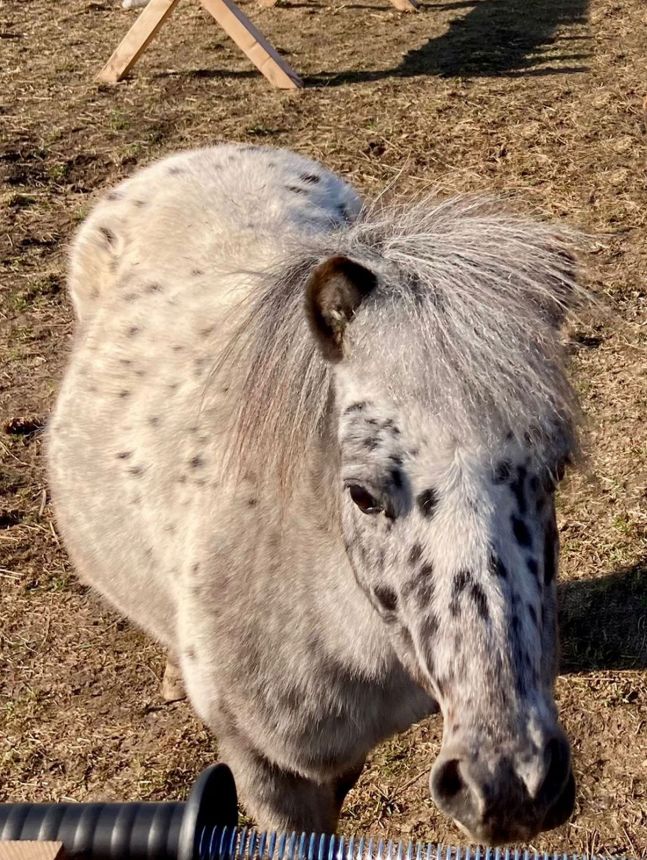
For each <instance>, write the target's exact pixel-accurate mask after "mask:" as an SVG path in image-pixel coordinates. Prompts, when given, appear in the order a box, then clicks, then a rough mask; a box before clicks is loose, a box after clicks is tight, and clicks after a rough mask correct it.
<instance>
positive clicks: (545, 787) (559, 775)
mask: <svg viewBox="0 0 647 860" xmlns="http://www.w3.org/2000/svg"><path fill="white" fill-rule="evenodd" d="M544 763H545V767H546V775H545V777H544V781H543V782H542V784H541V788H540V789H539V798H540V799H541V801H543V803H545V804H547V805H550V804H551V803H553V801H554V800H555V799H556V798H557V797H559V795H560V794H561V792H562V791H563V789H564V786H565V785H566V781H567V779H568V776H569V773H570V766H571V755H570V751H569V747H568V743H567V742H566V741H565V740H563V739H562V738H551V740H549V741H548V743H547V744H546V746H545V747H544Z"/></svg>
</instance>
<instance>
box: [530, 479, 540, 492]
mask: <svg viewBox="0 0 647 860" xmlns="http://www.w3.org/2000/svg"><path fill="white" fill-rule="evenodd" d="M528 483H529V486H530V489H531V491H532V492H533V493H536V492H537V491H538V490H539V478H538V477H537V475H532V476H531V478H530V481H529V482H528Z"/></svg>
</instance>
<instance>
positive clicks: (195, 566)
mask: <svg viewBox="0 0 647 860" xmlns="http://www.w3.org/2000/svg"><path fill="white" fill-rule="evenodd" d="M199 570H200V562H199V561H194V562H193V564H192V565H191V573H192V574H193V576H195V575H196V573H198V571H199Z"/></svg>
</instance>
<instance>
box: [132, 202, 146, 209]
mask: <svg viewBox="0 0 647 860" xmlns="http://www.w3.org/2000/svg"><path fill="white" fill-rule="evenodd" d="M133 203H134V204H135V206H136V207H137V208H138V209H141V208H142V206H147V205H148V200H133Z"/></svg>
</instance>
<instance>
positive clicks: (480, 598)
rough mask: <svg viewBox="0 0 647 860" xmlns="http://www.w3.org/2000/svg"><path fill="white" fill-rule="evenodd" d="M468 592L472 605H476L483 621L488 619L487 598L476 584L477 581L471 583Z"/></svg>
mask: <svg viewBox="0 0 647 860" xmlns="http://www.w3.org/2000/svg"><path fill="white" fill-rule="evenodd" d="M470 593H471V596H472V600H473V601H474V605H475V606H476V611H477V612H478V614H479V615H480V616H481V618H482V619H483V620H484V621H488V620H489V618H490V613H489V610H488V605H487V598H486V596H485V592H484V591H483V589H482V588H481V586H480V585H479V584H478V582H474V583H473V584H472V588H471V590H470Z"/></svg>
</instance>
